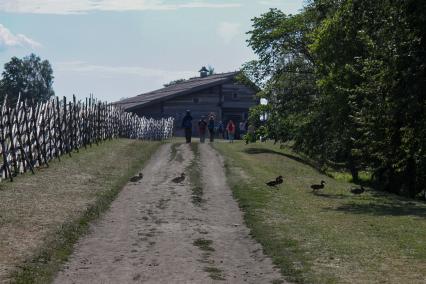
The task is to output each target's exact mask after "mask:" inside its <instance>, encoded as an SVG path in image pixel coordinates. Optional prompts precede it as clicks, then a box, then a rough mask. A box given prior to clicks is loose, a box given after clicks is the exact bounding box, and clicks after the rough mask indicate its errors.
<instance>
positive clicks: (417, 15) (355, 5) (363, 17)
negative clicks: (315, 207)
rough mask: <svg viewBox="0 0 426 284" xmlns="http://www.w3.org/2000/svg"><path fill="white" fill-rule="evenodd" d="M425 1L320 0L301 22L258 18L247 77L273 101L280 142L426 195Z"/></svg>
mask: <svg viewBox="0 0 426 284" xmlns="http://www.w3.org/2000/svg"><path fill="white" fill-rule="evenodd" d="M425 11H426V2H424V1H416V0H404V1H392V0H378V1H369V0H357V1H355V0H315V1H310V3H308V5H307V6H306V7H305V8H304V9H303V11H302V12H301V13H299V14H297V15H286V14H284V13H283V12H281V11H279V10H277V9H271V10H270V11H269V12H267V13H265V14H263V15H261V16H260V17H257V18H254V19H253V20H252V21H253V29H252V30H251V31H249V32H248V34H249V36H250V38H249V40H248V44H249V46H251V47H252V48H253V51H254V52H255V53H256V54H257V55H258V59H257V60H255V61H252V62H249V63H247V64H246V65H245V66H244V70H245V72H246V74H248V76H249V77H250V78H251V79H252V80H254V81H256V82H257V83H259V84H261V86H262V89H263V90H262V91H261V92H260V93H259V96H261V97H264V98H266V99H267V100H268V102H269V103H268V105H267V106H258V107H257V108H255V109H253V110H252V112H253V113H254V114H256V115H252V118H253V119H257V118H258V117H259V116H258V114H259V112H260V111H261V112H265V111H266V112H267V113H268V121H267V122H266V125H265V127H266V129H267V131H268V135H269V136H270V137H272V138H274V139H275V140H277V141H282V142H285V141H294V147H295V149H296V150H298V151H301V152H303V153H305V154H307V155H308V156H310V157H311V158H313V159H316V160H317V161H318V162H320V163H321V164H324V165H326V164H335V165H336V164H338V165H344V166H345V167H346V168H347V169H348V170H350V171H351V173H352V175H353V179H354V180H357V179H358V172H359V171H360V170H369V171H372V172H373V174H374V175H373V176H374V179H375V181H377V184H378V186H380V187H381V188H383V189H386V190H389V191H392V192H396V193H401V194H405V195H409V196H416V195H417V194H419V193H420V192H422V191H424V190H425V188H426V94H425V92H426V86H425V85H426V76H425V75H426V74H425V65H426V63H425V62H426V58H425V55H426V48H425V46H426V43H425V29H424V27H425V26H426V23H425V22H426V15H425V13H426V12H425Z"/></svg>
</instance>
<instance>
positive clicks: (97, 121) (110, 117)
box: [0, 96, 174, 181]
mask: <svg viewBox="0 0 426 284" xmlns="http://www.w3.org/2000/svg"><path fill="white" fill-rule="evenodd" d="M173 123H174V120H173V118H168V119H160V120H155V119H147V118H144V117H139V116H137V115H135V114H131V113H127V112H125V111H123V110H122V109H121V108H119V107H117V106H114V105H112V104H108V103H104V102H100V101H97V100H95V99H93V98H87V99H86V100H85V102H82V101H76V98H75V96H74V97H73V100H72V101H68V102H67V99H66V98H65V97H64V98H63V99H62V100H59V98H58V97H55V98H54V99H51V100H50V101H48V102H45V103H37V104H31V103H29V102H28V101H21V100H20V99H18V102H17V103H16V105H15V106H13V107H10V106H8V103H7V98H5V99H4V102H3V105H2V108H1V113H0V148H1V153H0V155H1V157H0V159H1V160H0V165H1V174H0V181H1V180H2V179H10V181H13V177H14V176H16V175H17V174H19V173H24V172H27V171H31V172H33V173H34V168H36V167H40V166H42V165H44V166H49V161H50V160H52V159H55V158H56V159H60V156H61V155H64V154H68V155H71V153H72V152H73V151H78V149H80V148H81V147H85V148H86V147H87V146H92V144H99V143H100V142H101V141H104V140H107V139H113V138H117V137H124V138H131V139H145V140H162V139H167V138H169V137H171V136H172V133H173Z"/></svg>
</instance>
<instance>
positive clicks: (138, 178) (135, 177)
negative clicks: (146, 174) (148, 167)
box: [130, 173, 143, 182]
mask: <svg viewBox="0 0 426 284" xmlns="http://www.w3.org/2000/svg"><path fill="white" fill-rule="evenodd" d="M142 178H143V174H142V173H139V174H138V175H137V176H133V177H131V178H130V181H131V182H137V181H140V180H141V179H142Z"/></svg>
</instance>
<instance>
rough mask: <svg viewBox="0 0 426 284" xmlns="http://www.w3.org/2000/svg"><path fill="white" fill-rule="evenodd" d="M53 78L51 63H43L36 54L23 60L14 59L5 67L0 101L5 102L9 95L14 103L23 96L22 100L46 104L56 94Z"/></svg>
mask: <svg viewBox="0 0 426 284" xmlns="http://www.w3.org/2000/svg"><path fill="white" fill-rule="evenodd" d="M53 78H54V77H53V70H52V66H51V65H50V63H49V61H47V60H43V61H42V60H41V59H40V57H38V56H36V55H35V54H31V55H29V56H26V57H24V58H22V59H19V58H17V57H12V58H11V60H10V61H9V62H7V63H6V64H5V65H4V71H3V73H2V79H1V80H0V99H1V100H3V99H4V97H5V96H6V95H7V96H8V98H9V100H10V101H11V102H12V103H14V102H16V101H17V99H18V96H19V94H21V99H29V100H34V102H45V101H47V100H48V99H49V98H50V97H52V96H54V94H55V92H54V91H53V88H52V84H53Z"/></svg>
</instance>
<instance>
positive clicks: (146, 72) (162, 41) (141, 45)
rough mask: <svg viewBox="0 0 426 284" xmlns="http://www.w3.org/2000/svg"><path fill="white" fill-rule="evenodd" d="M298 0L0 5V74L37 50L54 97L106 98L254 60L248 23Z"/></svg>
mask: <svg viewBox="0 0 426 284" xmlns="http://www.w3.org/2000/svg"><path fill="white" fill-rule="evenodd" d="M303 3H304V1H303V0H0V71H3V65H4V63H6V62H8V61H9V60H10V58H11V57H13V56H17V57H23V56H26V55H29V54H30V53H35V54H36V55H38V56H40V57H41V58H42V59H47V60H49V62H50V63H51V65H52V67H53V74H54V77H55V79H54V84H53V88H54V90H55V93H56V95H58V96H67V97H70V96H72V94H75V95H76V96H77V97H78V98H80V99H83V98H84V97H86V96H88V95H89V94H90V93H92V94H93V95H94V96H95V97H96V98H98V99H101V100H104V101H117V100H119V99H121V98H126V97H132V96H136V95H138V94H141V93H144V92H148V91H152V90H155V89H158V88H161V87H162V86H163V84H165V83H168V82H170V81H172V80H176V79H180V78H190V77H195V76H198V70H199V69H200V68H201V67H202V66H207V65H211V66H212V67H213V68H214V69H215V72H217V73H221V72H229V71H235V70H238V69H239V68H240V67H241V65H242V64H243V63H244V62H247V61H249V60H252V59H255V55H254V54H253V52H252V51H251V49H250V48H249V47H248V46H247V43H246V40H247V38H248V36H247V34H246V32H247V31H249V30H250V29H251V19H252V18H253V17H256V16H259V15H261V14H262V13H264V12H267V11H268V9H269V8H272V7H273V8H278V9H280V10H282V11H283V12H285V13H287V14H295V13H297V12H298V11H300V9H301V8H302V7H303Z"/></svg>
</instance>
